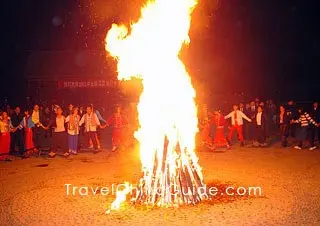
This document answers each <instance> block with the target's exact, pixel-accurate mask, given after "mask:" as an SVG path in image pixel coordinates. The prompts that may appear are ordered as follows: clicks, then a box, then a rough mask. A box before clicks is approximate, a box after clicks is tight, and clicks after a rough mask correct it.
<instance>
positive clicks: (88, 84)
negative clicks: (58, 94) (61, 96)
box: [58, 79, 119, 89]
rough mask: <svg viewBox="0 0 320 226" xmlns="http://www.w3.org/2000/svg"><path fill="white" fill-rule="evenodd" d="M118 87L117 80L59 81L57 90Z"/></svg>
mask: <svg viewBox="0 0 320 226" xmlns="http://www.w3.org/2000/svg"><path fill="white" fill-rule="evenodd" d="M118 86H119V81H118V80H102V79H98V80H77V81H76V80H72V81H71V80H69V81H59V82H58V88H60V89H61V88H116V87H118Z"/></svg>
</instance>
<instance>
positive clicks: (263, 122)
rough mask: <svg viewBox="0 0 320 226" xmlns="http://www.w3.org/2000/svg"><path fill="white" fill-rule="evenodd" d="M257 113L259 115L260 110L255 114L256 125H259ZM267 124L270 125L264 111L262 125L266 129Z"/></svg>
mask: <svg viewBox="0 0 320 226" xmlns="http://www.w3.org/2000/svg"><path fill="white" fill-rule="evenodd" d="M257 115H258V112H257V113H256V114H255V119H254V121H253V122H254V123H255V125H258V124H257ZM267 125H268V118H267V114H266V113H265V112H262V115H261V127H262V128H264V129H266V128H267Z"/></svg>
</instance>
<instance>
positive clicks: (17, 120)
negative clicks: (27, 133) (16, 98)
mask: <svg viewBox="0 0 320 226" xmlns="http://www.w3.org/2000/svg"><path fill="white" fill-rule="evenodd" d="M22 119H23V115H22V114H16V113H15V112H14V113H13V114H12V115H11V123H12V125H13V127H17V126H19V125H20V122H21V121H22Z"/></svg>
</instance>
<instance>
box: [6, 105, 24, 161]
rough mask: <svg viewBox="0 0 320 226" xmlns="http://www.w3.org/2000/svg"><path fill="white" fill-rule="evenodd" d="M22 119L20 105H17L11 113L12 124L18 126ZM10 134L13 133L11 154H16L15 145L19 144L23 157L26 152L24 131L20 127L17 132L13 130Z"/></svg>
mask: <svg viewBox="0 0 320 226" xmlns="http://www.w3.org/2000/svg"><path fill="white" fill-rule="evenodd" d="M22 119H23V115H22V114H21V110H20V107H18V106H17V107H16V108H15V109H14V112H13V114H12V115H11V123H12V126H13V127H14V128H16V127H18V126H19V125H20V122H21V121H22ZM10 135H11V143H10V154H11V155H14V154H15V147H16V145H18V147H19V155H20V156H21V157H23V156H24V152H25V146H24V136H23V131H22V130H20V129H18V130H15V132H12V133H11V134H10Z"/></svg>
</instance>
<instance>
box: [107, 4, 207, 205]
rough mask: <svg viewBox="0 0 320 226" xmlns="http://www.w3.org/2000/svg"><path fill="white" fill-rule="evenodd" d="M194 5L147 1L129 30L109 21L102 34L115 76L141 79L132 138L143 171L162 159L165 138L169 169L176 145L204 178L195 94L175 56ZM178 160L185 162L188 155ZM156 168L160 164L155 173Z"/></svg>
mask: <svg viewBox="0 0 320 226" xmlns="http://www.w3.org/2000/svg"><path fill="white" fill-rule="evenodd" d="M196 4H197V0H155V1H151V0H150V1H149V2H148V3H147V4H146V5H145V6H144V7H143V8H142V10H141V17H140V19H139V20H138V22H137V23H135V24H133V25H131V27H130V29H128V28H127V27H125V26H123V25H121V26H119V25H116V24H113V25H112V28H111V29H110V30H109V32H108V34H107V37H106V50H107V51H108V52H109V53H110V55H111V56H113V57H114V58H116V59H117V61H118V79H119V80H123V79H125V80H129V79H130V78H132V77H139V78H141V79H142V83H143V92H142V94H141V96H140V102H139V104H138V113H139V116H138V117H139V124H140V128H139V130H138V131H136V133H135V137H136V138H137V139H138V141H139V143H140V156H141V163H142V171H143V172H144V175H151V174H152V173H151V172H152V170H153V168H154V162H155V158H158V159H160V160H161V159H162V158H163V148H164V139H165V137H166V139H167V141H168V149H167V150H168V156H167V161H172V163H173V164H170V165H171V167H170V169H169V173H170V174H174V173H176V170H175V168H176V167H177V166H176V164H174V161H175V160H176V158H177V153H176V151H175V150H176V145H177V144H179V145H180V148H181V150H187V153H185V155H188V158H191V159H192V161H193V162H194V163H195V167H196V168H197V171H198V174H199V176H200V178H201V180H202V174H201V169H200V167H199V165H198V164H197V161H198V159H197V157H196V155H195V153H194V149H195V135H196V133H197V131H198V126H197V124H198V119H197V108H196V104H195V95H196V93H195V90H194V88H193V87H192V84H191V79H190V76H189V75H188V72H187V71H186V69H185V66H184V64H183V63H182V61H181V60H180V59H179V52H180V50H181V47H182V45H183V44H188V43H189V35H188V33H189V28H190V21H191V13H192V11H193V9H194V7H195V6H196ZM181 158H182V161H184V162H186V164H187V161H188V159H187V157H186V158H184V156H181ZM160 170H161V164H159V167H158V169H157V172H159V171H160ZM144 179H145V180H146V181H148V180H149V181H150V180H151V179H152V178H151V176H150V177H149V178H148V176H145V178H144ZM124 192H126V191H124ZM115 202H116V203H117V202H119V200H118V199H116V200H115ZM114 206H118V204H117V205H114Z"/></svg>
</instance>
